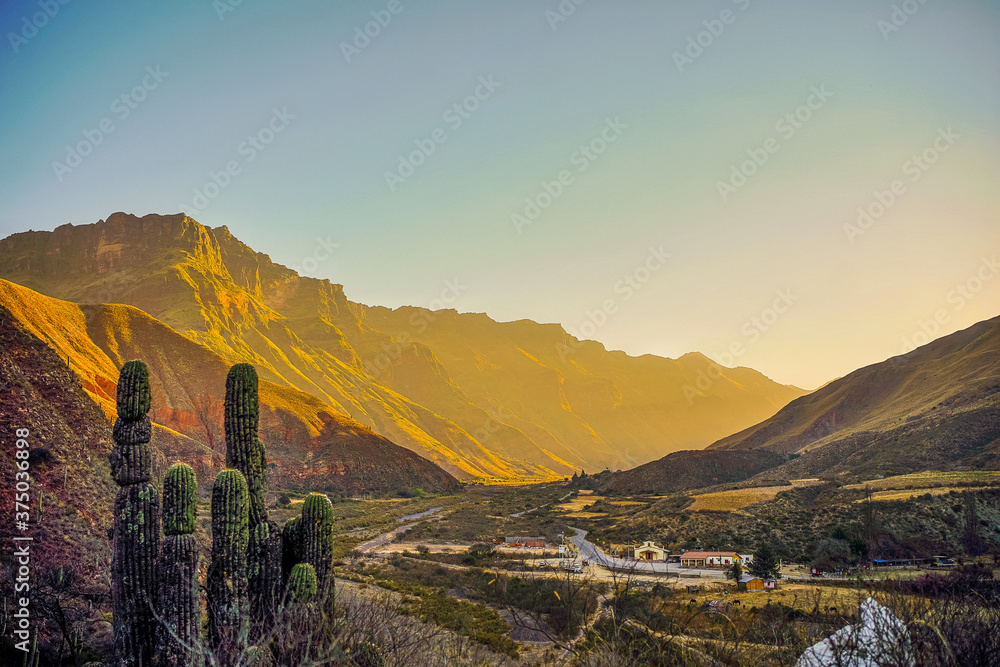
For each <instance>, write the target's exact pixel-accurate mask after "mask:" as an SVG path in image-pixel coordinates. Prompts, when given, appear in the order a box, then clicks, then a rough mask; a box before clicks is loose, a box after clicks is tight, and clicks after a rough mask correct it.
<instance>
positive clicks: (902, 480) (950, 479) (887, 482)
mask: <svg viewBox="0 0 1000 667" xmlns="http://www.w3.org/2000/svg"><path fill="white" fill-rule="evenodd" d="M994 484H1000V472H997V471H992V470H983V471H964V472H917V473H912V474H910V475H895V476H893V477H886V478H885V479H873V480H869V481H867V482H862V483H860V484H848V485H846V486H845V487H844V488H845V489H866V488H868V489H873V490H883V489H928V490H929V489H931V488H935V487H945V486H949V487H956V486H984V485H985V486H991V485H994Z"/></svg>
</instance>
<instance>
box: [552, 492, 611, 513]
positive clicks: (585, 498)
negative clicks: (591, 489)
mask: <svg viewBox="0 0 1000 667" xmlns="http://www.w3.org/2000/svg"><path fill="white" fill-rule="evenodd" d="M598 500H604V496H594V495H590V494H588V495H583V492H582V491H581V492H580V495H579V496H577V497H575V498H571V499H570V500H569V501H568V502H565V503H563V504H561V505H555V506H554V507H553V508H552V509H554V510H559V511H562V512H575V511H579V510H582V509H583V508H584V507H586V506H587V505H592V504H594V503H596V502H597V501H598Z"/></svg>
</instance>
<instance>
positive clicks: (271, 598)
mask: <svg viewBox="0 0 1000 667" xmlns="http://www.w3.org/2000/svg"><path fill="white" fill-rule="evenodd" d="M259 411H260V402H259V397H258V380H257V371H256V370H254V367H253V366H251V365H250V364H236V365H235V366H233V367H232V368H230V369H229V375H228V376H227V377H226V400H225V412H224V421H225V431H226V465H228V466H229V467H231V468H235V469H237V470H239V471H240V472H241V473H243V477H244V478H245V479H246V482H247V490H248V492H249V497H250V505H249V510H248V511H249V529H250V553H249V555H248V558H249V562H248V568H249V585H250V603H251V604H250V608H251V613H252V616H253V619H254V621H255V623H254V627H255V636H256V635H259V634H260V633H258V632H256V629H257V628H260V627H261V624H262V623H264V622H265V620H266V619H269V618H271V616H272V614H273V612H274V602H275V595H274V593H275V589H274V587H275V586H277V585H278V584H277V582H276V580H274V579H273V577H271V576H269V575H268V573H272V574H273V573H274V572H275V571H277V570H278V569H279V568H280V567H281V563H280V561H279V560H278V559H279V558H280V552H278V551H276V550H274V549H269V548H268V546H267V543H268V540H270V539H271V537H270V534H271V532H272V531H271V530H270V529H268V528H263V529H261V530H262V531H263V532H261V533H259V540H258V528H259V527H260V526H267V525H268V523H267V507H266V506H265V505H264V486H265V481H266V479H265V478H266V472H267V452H266V451H265V449H264V444H263V443H262V442H261V441H260V439H259V438H258V437H257V426H258V423H259ZM273 532H274V533H275V535H277V527H276V526H275V530H274V531H273ZM273 539H275V540H277V539H278V538H277V537H275V538H273ZM272 558H273V559H274V560H273V562H272V561H271V560H269V559H272Z"/></svg>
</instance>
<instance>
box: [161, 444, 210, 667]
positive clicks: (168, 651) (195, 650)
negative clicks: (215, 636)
mask: <svg viewBox="0 0 1000 667" xmlns="http://www.w3.org/2000/svg"><path fill="white" fill-rule="evenodd" d="M197 515H198V484H197V481H196V479H195V475H194V470H192V469H191V466H189V465H187V464H185V463H176V464H174V465H172V466H170V468H169V469H167V473H166V475H164V477H163V534H164V538H163V551H162V553H161V554H160V563H159V570H160V572H159V581H160V586H159V613H160V620H161V624H160V626H159V637H158V639H157V642H158V643H157V650H156V653H157V657H158V659H159V661H160V664H161V665H163V666H164V667H189V666H191V665H201V664H202V657H201V613H200V609H199V604H198V544H197V542H196V540H195V536H194V534H193V533H194V528H195V519H196V518H197Z"/></svg>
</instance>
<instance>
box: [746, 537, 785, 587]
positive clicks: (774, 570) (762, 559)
mask: <svg viewBox="0 0 1000 667" xmlns="http://www.w3.org/2000/svg"><path fill="white" fill-rule="evenodd" d="M750 574H752V575H753V576H755V577H758V578H760V579H764V580H769V579H770V580H774V579H780V578H781V570H780V568H779V567H778V555H777V554H776V553H774V547H772V546H771V542H770V541H769V540H764V541H762V542H760V543H759V544H758V545H757V550H756V551H754V552H753V562H751V563H750Z"/></svg>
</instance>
